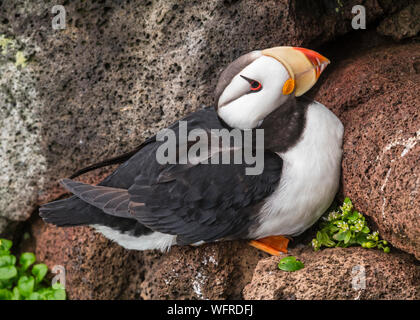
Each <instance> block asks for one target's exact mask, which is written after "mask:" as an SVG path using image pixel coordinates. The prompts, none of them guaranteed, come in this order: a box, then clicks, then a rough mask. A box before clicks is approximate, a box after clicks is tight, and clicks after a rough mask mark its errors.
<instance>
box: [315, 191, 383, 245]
mask: <svg viewBox="0 0 420 320" xmlns="http://www.w3.org/2000/svg"><path fill="white" fill-rule="evenodd" d="M320 226H321V229H320V230H319V231H318V232H317V234H316V238H315V239H313V240H312V247H313V249H314V250H315V251H317V250H319V249H320V248H321V247H322V246H324V247H342V248H346V247H349V246H352V245H360V246H362V247H363V248H378V249H382V250H383V251H384V252H386V253H388V252H389V251H390V248H389V247H388V246H387V245H388V242H387V241H385V240H379V233H378V232H377V231H375V232H371V231H370V229H369V228H368V226H367V225H366V219H365V217H364V216H363V215H362V214H361V213H360V212H358V211H356V210H354V208H353V204H352V202H351V200H350V199H349V198H345V199H344V203H343V205H342V206H341V207H339V208H338V210H332V211H330V212H329V213H328V215H327V217H324V218H323V221H322V222H321V225H320Z"/></svg>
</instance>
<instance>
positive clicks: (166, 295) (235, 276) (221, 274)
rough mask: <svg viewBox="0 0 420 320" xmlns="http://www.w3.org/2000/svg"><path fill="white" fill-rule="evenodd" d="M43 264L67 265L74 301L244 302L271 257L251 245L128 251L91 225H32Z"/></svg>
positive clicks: (31, 247)
mask: <svg viewBox="0 0 420 320" xmlns="http://www.w3.org/2000/svg"><path fill="white" fill-rule="evenodd" d="M31 233H32V235H33V237H34V239H35V241H36V244H32V245H29V244H28V245H24V249H23V250H25V251H27V250H35V254H36V256H37V258H38V260H39V261H43V262H45V263H46V264H47V265H48V266H49V267H50V269H53V268H54V266H63V267H64V269H65V271H66V273H65V279H66V291H67V293H68V297H69V299H78V300H79V299H81V300H84V299H240V298H242V288H243V287H244V286H245V285H246V284H247V283H248V282H249V281H251V276H252V273H253V270H254V269H255V266H256V265H257V262H258V261H259V260H260V259H262V258H264V257H266V256H267V255H266V254H264V253H262V252H260V251H257V250H256V249H254V248H252V247H250V246H249V245H247V244H246V243H245V242H241V241H235V242H226V243H223V244H210V245H204V246H201V247H174V248H173V249H172V250H171V251H170V252H168V253H164V254H162V253H160V252H157V251H146V252H139V251H128V250H125V249H123V248H121V247H120V246H119V245H117V244H115V243H112V242H111V241H109V240H107V239H105V238H104V237H102V236H101V235H100V234H98V233H95V232H94V231H93V230H92V229H91V228H89V227H79V228H55V227H53V226H50V225H46V224H44V223H43V222H42V221H40V220H37V221H36V222H34V223H33V224H32V226H31Z"/></svg>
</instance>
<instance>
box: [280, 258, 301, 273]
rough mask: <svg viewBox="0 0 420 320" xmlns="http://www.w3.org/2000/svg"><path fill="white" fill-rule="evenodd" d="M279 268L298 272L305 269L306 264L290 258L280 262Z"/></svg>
mask: <svg viewBox="0 0 420 320" xmlns="http://www.w3.org/2000/svg"><path fill="white" fill-rule="evenodd" d="M278 267H279V269H280V270H283V271H289V272H293V271H297V270H300V269H302V268H303V267H304V264H303V263H302V262H301V261H298V260H296V258H295V257H293V256H289V257H286V258H283V259H281V260H280V262H279V264H278Z"/></svg>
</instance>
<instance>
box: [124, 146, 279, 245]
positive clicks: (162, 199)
mask: <svg viewBox="0 0 420 320" xmlns="http://www.w3.org/2000/svg"><path fill="white" fill-rule="evenodd" d="M264 162H265V164H264V171H263V173H262V174H260V175H246V174H245V168H246V165H223V164H219V165H212V164H199V165H196V166H192V167H188V168H186V169H185V170H182V169H180V170H175V171H174V173H173V174H171V175H170V176H168V175H165V179H164V181H162V182H161V181H159V177H156V179H153V178H152V179H150V178H147V177H144V176H143V175H140V176H138V177H137V178H136V180H135V182H134V184H133V186H131V187H130V189H129V194H130V209H131V213H132V214H133V215H134V216H135V217H136V219H138V220H139V222H140V223H142V224H144V225H146V226H147V227H149V228H151V229H153V230H155V231H159V232H162V233H169V234H176V235H178V237H177V243H178V244H191V243H195V242H198V241H201V240H203V241H214V240H217V239H222V238H237V237H246V235H247V232H248V229H249V227H250V226H251V225H252V224H254V223H255V222H256V221H255V219H256V212H255V211H256V210H255V208H253V205H254V204H256V203H258V202H260V201H261V200H263V199H264V198H266V197H267V196H269V195H270V194H271V193H272V192H273V191H274V190H275V188H276V186H277V185H278V183H279V179H280V175H281V169H282V160H281V158H280V157H279V156H277V155H276V154H275V153H271V152H266V153H265V161H264Z"/></svg>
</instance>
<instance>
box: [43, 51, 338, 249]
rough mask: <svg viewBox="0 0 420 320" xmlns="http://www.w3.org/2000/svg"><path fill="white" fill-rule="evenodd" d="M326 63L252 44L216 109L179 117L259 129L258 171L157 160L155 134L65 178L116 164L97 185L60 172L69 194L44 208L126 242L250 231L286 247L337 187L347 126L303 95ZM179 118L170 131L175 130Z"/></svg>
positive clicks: (272, 245)
mask: <svg viewBox="0 0 420 320" xmlns="http://www.w3.org/2000/svg"><path fill="white" fill-rule="evenodd" d="M328 63H329V60H328V59H327V58H325V57H324V56H322V55H321V54H319V53H317V52H315V51H312V50H309V49H305V48H300V47H274V48H270V49H265V50H257V51H252V52H250V53H247V54H245V55H243V56H241V57H239V58H238V59H236V60H235V61H233V62H232V63H230V64H229V65H228V66H227V67H226V69H225V70H224V71H223V72H222V73H221V75H220V78H219V81H218V83H217V86H216V90H215V107H205V108H203V109H201V110H198V111H196V112H194V113H192V114H189V115H188V116H186V117H185V118H183V119H181V120H182V121H184V122H185V123H186V124H187V125H188V127H187V131H188V132H191V131H192V130H195V129H200V130H204V132H207V133H208V134H209V135H211V132H212V130H213V129H228V130H231V129H238V130H240V131H241V132H252V131H256V130H257V129H263V137H264V145H263V155H264V158H263V169H262V172H260V173H259V174H256V175H248V174H246V173H245V169H246V167H247V164H246V163H244V162H240V161H239V163H228V164H225V163H224V164H211V163H204V161H201V162H200V161H195V162H194V163H192V162H186V163H185V162H183V163H180V162H177V163H166V164H161V163H159V162H158V161H157V157H156V154H157V152H158V149H159V147H161V146H162V144H163V143H164V142H162V141H161V140H159V139H157V137H156V136H154V137H151V138H149V139H147V140H146V141H145V142H143V143H142V144H141V145H140V146H139V147H138V148H136V150H134V151H133V152H130V153H127V154H125V155H122V156H119V157H116V158H113V159H110V160H108V161H105V162H102V163H99V164H95V165H92V166H90V167H88V168H85V169H82V170H80V171H79V172H78V173H77V174H76V175H73V176H72V177H71V178H74V177H75V176H77V175H79V174H82V173H84V172H87V171H89V170H92V169H95V168H98V167H100V166H104V165H107V164H114V163H121V165H120V166H119V167H118V168H117V169H116V170H114V171H113V173H112V174H110V175H109V176H108V177H107V178H105V179H104V180H103V181H102V182H100V183H99V184H98V185H96V186H95V185H89V184H85V183H82V182H78V181H75V180H72V179H63V180H61V183H62V185H63V186H64V187H65V188H66V189H67V190H68V191H70V192H71V193H73V196H71V197H70V198H67V199H64V200H58V201H54V202H50V203H47V204H44V205H43V206H41V208H40V216H41V217H42V219H43V220H44V221H45V222H47V223H51V224H54V225H56V226H60V227H66V226H80V225H88V226H91V227H93V228H95V229H96V230H97V231H98V232H100V233H102V234H103V235H104V236H105V237H107V238H109V239H111V240H113V241H115V242H117V243H118V244H119V245H121V246H122V247H124V248H126V249H131V250H149V249H159V250H162V251H166V250H169V249H170V248H171V246H173V245H200V244H202V243H208V242H215V241H221V240H234V239H248V240H250V244H251V245H253V246H254V247H257V248H259V249H261V250H264V251H266V252H268V253H270V254H273V255H278V254H279V253H280V252H287V244H288V241H289V238H290V237H293V236H296V235H299V234H301V233H302V232H303V231H305V230H306V229H308V228H309V227H310V226H311V225H312V224H314V223H315V222H316V221H317V220H318V219H319V218H320V216H321V215H322V214H323V213H324V212H325V210H326V209H327V208H328V207H329V206H330V204H331V202H332V201H333V198H334V196H335V194H336V192H337V190H338V186H339V177H340V168H341V156H342V139H343V125H342V123H341V122H340V120H339V119H338V118H337V117H336V116H335V115H334V114H333V113H332V112H331V111H330V110H329V109H328V108H326V107H325V106H324V105H322V104H320V103H318V102H316V101H312V100H309V99H306V98H304V97H301V96H302V95H303V94H304V93H305V92H307V91H308V90H309V89H310V88H311V87H312V86H313V85H314V84H315V83H316V81H317V80H318V78H319V76H320V74H321V73H322V71H323V70H324V69H325V67H326V66H327V64H328ZM180 123H181V121H178V122H176V123H174V124H173V125H172V126H170V127H169V129H173V130H174V132H178V131H177V130H176V129H177V128H179V127H180ZM179 134H180V133H176V135H179ZM179 138H180V137H179ZM218 152H219V153H221V152H225V151H223V150H222V148H220V149H219V150H217V151H216V153H218ZM181 156H182V155H180V154H179V152H178V158H177V159H180V157H181Z"/></svg>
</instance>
